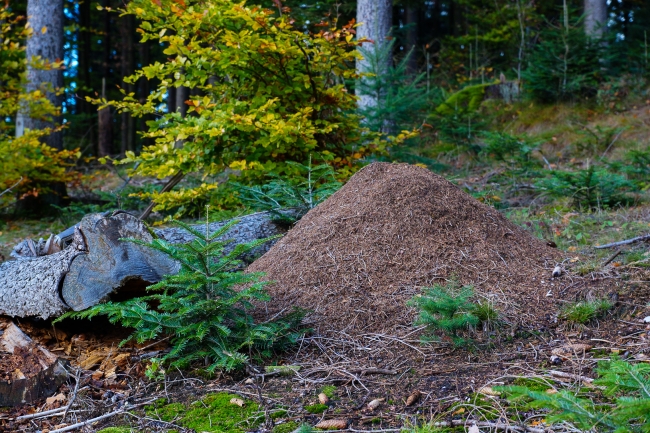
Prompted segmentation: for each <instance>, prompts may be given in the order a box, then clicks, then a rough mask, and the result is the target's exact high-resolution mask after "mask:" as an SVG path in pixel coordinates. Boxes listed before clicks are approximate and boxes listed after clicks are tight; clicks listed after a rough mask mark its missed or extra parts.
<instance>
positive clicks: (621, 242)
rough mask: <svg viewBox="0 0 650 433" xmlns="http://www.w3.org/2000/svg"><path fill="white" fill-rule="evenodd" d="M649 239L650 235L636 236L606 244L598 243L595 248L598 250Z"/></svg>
mask: <svg viewBox="0 0 650 433" xmlns="http://www.w3.org/2000/svg"><path fill="white" fill-rule="evenodd" d="M647 240H650V235H643V236H637V237H636V238H632V239H626V240H624V241H618V242H612V243H611V244H605V245H598V246H595V247H594V248H595V249H597V250H602V249H603V248H613V247H619V246H621V245H629V244H635V243H637V242H643V241H647Z"/></svg>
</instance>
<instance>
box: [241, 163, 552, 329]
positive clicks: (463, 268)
mask: <svg viewBox="0 0 650 433" xmlns="http://www.w3.org/2000/svg"><path fill="white" fill-rule="evenodd" d="M558 260H561V254H560V253H559V252H558V251H557V250H554V249H552V248H551V247H549V246H547V245H546V243H545V242H543V241H541V240H539V239H536V238H534V237H532V236H531V235H530V234H529V233H527V232H526V231H524V230H523V229H522V228H520V227H518V226H516V225H515V224H513V223H511V222H510V221H508V220H507V219H506V218H505V217H504V216H503V215H501V213H499V212H498V211H497V210H495V209H493V208H491V207H489V206H487V205H485V204H483V203H480V202H479V201H477V200H475V199H474V198H472V197H471V196H469V195H468V194H466V193H465V192H463V191H462V190H460V189H459V188H458V187H457V186H455V185H454V184H452V183H451V182H449V181H447V180H446V179H444V178H443V177H441V176H438V175H436V174H434V173H432V172H430V171H429V170H426V169H424V168H420V167H417V166H412V165H408V164H390V163H374V164H371V165H368V166H366V167H364V168H363V169H361V170H360V171H359V172H358V173H356V174H355V175H354V176H352V178H351V179H350V180H349V181H348V182H347V184H346V185H345V186H343V187H342V188H341V189H340V190H339V191H338V192H336V193H335V194H334V195H332V196H331V197H330V198H329V199H328V200H326V201H325V202H323V203H321V204H320V205H319V206H317V207H316V208H315V209H312V210H311V211H310V212H309V213H307V215H305V216H304V217H303V218H302V219H301V220H300V221H299V222H298V223H297V224H296V226H295V227H294V228H293V229H291V230H290V231H289V232H288V233H287V235H286V236H285V237H284V238H283V239H281V240H280V241H279V242H277V243H276V244H275V245H274V246H273V247H272V248H271V249H270V250H269V251H268V252H267V253H266V254H265V255H264V256H262V257H261V258H260V259H258V260H257V261H255V262H254V263H253V264H252V265H251V266H250V267H249V270H250V271H261V272H265V273H266V274H267V275H266V278H267V279H269V280H272V281H275V283H273V284H272V285H269V286H268V287H267V289H268V291H269V294H270V295H271V296H272V301H271V302H270V303H269V304H268V306H267V308H268V312H269V313H271V314H275V313H276V312H279V311H281V310H282V309H284V308H287V307H289V306H299V307H303V308H306V309H309V310H311V311H313V315H312V316H311V317H312V319H313V320H314V327H315V328H316V330H317V331H318V332H320V333H328V332H344V333H346V334H349V335H361V334H364V333H368V332H386V333H390V334H403V333H404V332H405V331H407V332H408V331H409V330H412V329H413V328H412V323H413V319H414V317H415V312H414V311H413V309H412V308H410V307H407V306H406V302H407V301H408V300H409V299H410V298H412V297H413V296H415V295H416V294H418V293H420V291H421V289H422V288H423V287H429V286H432V285H434V284H436V283H443V284H444V283H445V282H447V281H449V280H451V279H453V280H456V281H457V282H458V283H460V284H463V285H472V286H474V288H475V290H476V292H477V294H478V296H480V297H483V298H486V299H487V300H488V301H489V302H491V303H492V304H493V305H494V307H495V308H496V309H497V310H500V311H502V312H504V311H507V312H508V316H509V317H510V318H512V317H513V316H516V317H517V319H511V320H514V321H517V322H527V321H530V320H534V321H537V323H539V320H540V318H541V320H543V317H544V315H547V314H548V312H549V308H550V306H551V303H553V300H552V297H551V296H547V294H548V293H549V292H553V291H554V290H556V289H558V288H557V287H555V286H556V284H555V283H554V282H552V281H549V280H550V276H551V270H552V269H553V267H554V266H555V265H556V263H557V261H558Z"/></svg>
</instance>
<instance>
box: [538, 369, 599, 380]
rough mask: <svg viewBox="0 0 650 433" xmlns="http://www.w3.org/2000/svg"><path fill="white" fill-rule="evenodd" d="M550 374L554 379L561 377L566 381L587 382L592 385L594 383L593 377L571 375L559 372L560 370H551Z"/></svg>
mask: <svg viewBox="0 0 650 433" xmlns="http://www.w3.org/2000/svg"><path fill="white" fill-rule="evenodd" d="M548 373H549V374H550V375H551V376H553V377H561V378H564V379H573V380H578V381H580V382H585V383H592V382H593V381H594V380H593V379H592V378H591V377H587V376H580V375H577V374H571V373H565V372H563V371H558V370H549V372H548Z"/></svg>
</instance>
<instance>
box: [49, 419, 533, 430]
mask: <svg viewBox="0 0 650 433" xmlns="http://www.w3.org/2000/svg"><path fill="white" fill-rule="evenodd" d="M468 424H473V425H475V426H476V427H489V428H493V429H496V430H505V431H513V432H528V433H545V432H546V430H544V429H541V428H534V427H528V426H525V427H519V426H513V425H509V424H504V423H500V422H489V421H481V422H470V421H464V420H462V419H459V420H452V421H440V422H435V423H433V425H434V426H435V427H456V426H464V425H468ZM52 433H54V432H52Z"/></svg>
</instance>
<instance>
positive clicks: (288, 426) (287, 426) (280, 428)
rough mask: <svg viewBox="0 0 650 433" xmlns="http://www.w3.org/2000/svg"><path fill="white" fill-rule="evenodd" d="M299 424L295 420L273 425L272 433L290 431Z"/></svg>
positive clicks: (289, 432) (286, 432) (288, 432)
mask: <svg viewBox="0 0 650 433" xmlns="http://www.w3.org/2000/svg"><path fill="white" fill-rule="evenodd" d="M298 426H299V424H298V423H297V422H295V421H290V422H285V423H282V424H278V425H276V426H275V427H273V430H272V431H273V433H291V432H292V431H294V430H296V429H297V428H298Z"/></svg>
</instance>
